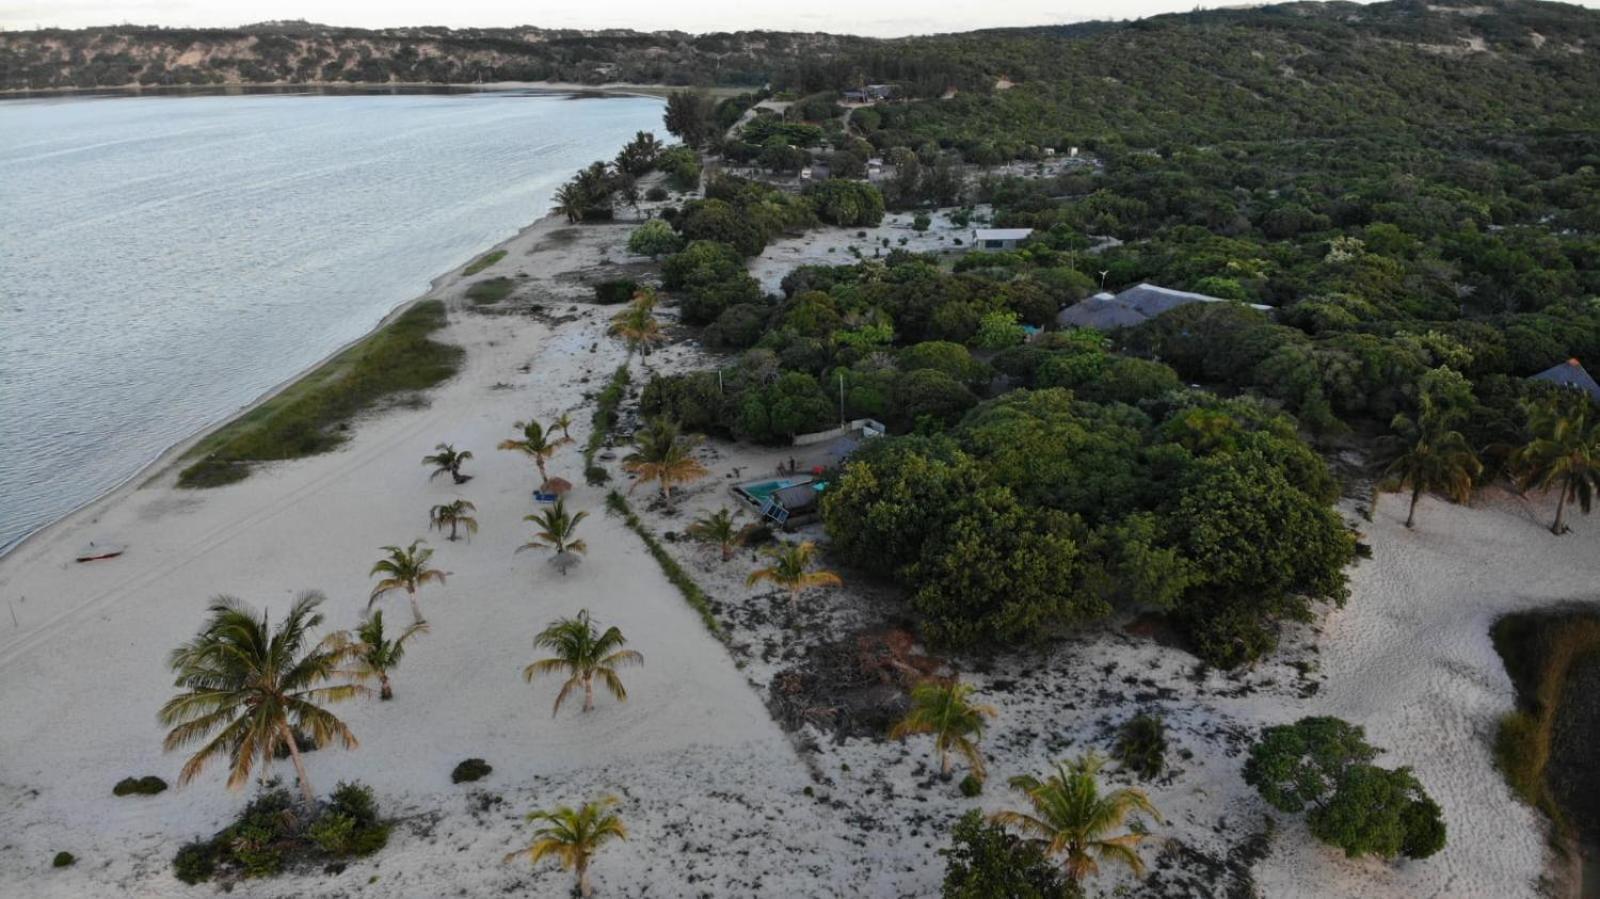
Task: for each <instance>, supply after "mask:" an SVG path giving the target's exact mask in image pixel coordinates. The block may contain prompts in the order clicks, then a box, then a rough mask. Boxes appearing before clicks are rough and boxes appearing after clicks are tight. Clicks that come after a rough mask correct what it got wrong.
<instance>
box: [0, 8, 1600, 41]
mask: <svg viewBox="0 0 1600 899" xmlns="http://www.w3.org/2000/svg"><path fill="white" fill-rule="evenodd" d="M1196 5H1197V4H1196V3H1195V0H1056V2H1050V0H1009V2H987V3H978V2H973V0H958V2H950V0H864V2H863V0H785V2H782V3H772V2H770V0H769V2H750V0H688V2H663V0H609V2H571V0H568V2H561V3H551V2H543V0H532V2H529V0H521V2H517V0H450V2H447V3H440V2H437V0H228V2H217V0H0V28H6V29H12V30H16V29H25V28H35V27H40V26H49V27H64V28H81V27H84V26H87V25H113V24H122V23H134V24H139V25H198V26H227V25H242V24H246V23H249V22H259V21H264V20H267V19H306V20H309V21H312V22H325V23H327V24H330V25H354V26H360V27H366V28H381V27H386V26H395V25H449V26H452V27H469V26H478V27H490V26H507V25H537V26H542V27H547V28H637V29H640V30H646V31H651V30H657V29H668V28H672V29H678V30H681V31H691V32H706V31H741V30H749V29H756V28H767V29H776V30H784V31H831V32H835V33H848V34H870V35H876V36H893V35H903V34H926V33H929V32H939V31H967V30H971V29H974V28H989V27H995V26H1004V25H1044V24H1057V23H1062V22H1078V21H1083V20H1086V19H1106V18H1136V17H1139V16H1147V15H1151V14H1153V13H1160V12H1173V11H1178V10H1190V9H1194V8H1195V6H1196ZM1201 5H1204V6H1217V5H1219V4H1217V3H1205V4H1201ZM1587 5H1600V0H1591V2H1590V3H1588V4H1587Z"/></svg>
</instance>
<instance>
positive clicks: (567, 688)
mask: <svg viewBox="0 0 1600 899" xmlns="http://www.w3.org/2000/svg"><path fill="white" fill-rule="evenodd" d="M627 643H628V641H627V640H626V639H625V638H624V637H623V636H622V631H620V630H617V629H616V628H615V627H608V628H606V630H605V633H601V632H600V631H599V630H598V629H597V628H596V627H595V626H594V622H593V621H591V620H590V619H589V610H588V609H584V610H582V611H580V612H578V616H577V617H576V618H558V619H556V620H555V621H552V622H551V623H550V626H549V627H547V628H545V629H544V630H542V631H540V632H539V634H538V636H536V637H534V638H533V646H534V648H535V649H548V650H550V651H551V652H554V653H555V658H550V659H542V660H540V661H537V662H534V663H533V664H531V665H529V666H528V667H526V668H524V669H522V679H523V680H525V681H527V682H528V683H533V678H534V676H535V675H540V674H566V675H567V680H566V683H563V684H562V685H561V692H560V693H557V694H556V704H555V707H554V708H552V709H551V710H550V717H552V718H554V717H555V716H556V713H557V712H559V711H561V703H562V702H564V701H566V698H567V695H568V694H570V693H571V692H572V691H573V690H575V689H577V688H578V687H582V688H583V710H584V711H585V712H591V711H594V679H595V678H597V677H598V678H600V680H601V682H602V683H604V684H605V685H606V689H607V690H610V691H611V695H612V696H615V697H617V699H618V700H621V701H626V700H627V698H628V691H627V690H625V689H623V687H622V679H621V678H619V677H617V669H618V668H621V667H623V666H626V665H643V664H644V656H642V655H640V654H639V653H637V652H634V651H633V650H631V649H623V648H622V647H624V646H626V645H627Z"/></svg>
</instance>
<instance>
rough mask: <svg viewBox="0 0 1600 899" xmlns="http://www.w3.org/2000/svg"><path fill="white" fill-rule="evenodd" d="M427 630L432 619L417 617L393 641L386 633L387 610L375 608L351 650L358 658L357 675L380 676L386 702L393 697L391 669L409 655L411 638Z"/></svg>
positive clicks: (382, 696)
mask: <svg viewBox="0 0 1600 899" xmlns="http://www.w3.org/2000/svg"><path fill="white" fill-rule="evenodd" d="M427 632H428V622H426V621H423V620H422V619H421V618H416V619H413V620H412V622H411V624H410V625H409V626H407V627H406V629H405V630H403V631H401V632H400V635H399V636H398V637H395V638H394V639H393V640H391V639H389V638H388V637H387V636H386V635H385V634H384V632H383V610H382V609H375V610H373V612H372V614H371V615H368V616H367V617H366V619H365V620H363V621H362V622H361V626H360V627H359V628H356V634H355V637H356V641H355V643H354V645H352V646H351V653H352V654H353V655H354V657H355V668H354V673H355V675H356V676H357V677H359V678H361V679H363V680H368V679H371V678H377V680H378V698H379V699H382V700H385V701H387V700H390V699H393V698H394V689H393V688H391V687H390V686H389V672H391V671H393V670H394V669H395V666H397V665H399V664H400V660H401V659H402V658H404V657H405V654H406V645H407V644H408V643H410V642H411V639H412V638H413V637H415V636H417V635H418V634H426V633H427Z"/></svg>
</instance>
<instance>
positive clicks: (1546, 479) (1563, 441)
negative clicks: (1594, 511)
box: [1512, 401, 1600, 534]
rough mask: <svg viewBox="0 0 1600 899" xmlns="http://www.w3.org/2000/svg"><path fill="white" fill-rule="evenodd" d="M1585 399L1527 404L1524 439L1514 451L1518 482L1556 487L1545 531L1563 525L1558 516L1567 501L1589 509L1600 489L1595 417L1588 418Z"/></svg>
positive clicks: (1599, 428) (1599, 431)
mask: <svg viewBox="0 0 1600 899" xmlns="http://www.w3.org/2000/svg"><path fill="white" fill-rule="evenodd" d="M1589 414H1590V407H1589V405H1588V404H1587V403H1582V404H1571V405H1564V404H1561V403H1557V402H1554V401H1551V402H1546V403H1541V404H1539V405H1536V406H1534V407H1532V408H1530V409H1529V410H1528V431H1529V432H1530V433H1531V434H1532V435H1533V439H1531V440H1530V441H1529V442H1528V444H1527V445H1526V446H1524V447H1522V448H1521V449H1519V450H1517V452H1516V455H1515V456H1514V457H1513V460H1512V462H1513V465H1514V467H1515V468H1516V470H1517V472H1518V474H1517V485H1518V486H1519V487H1520V488H1521V489H1523V490H1527V489H1529V488H1538V489H1539V490H1546V491H1547V490H1550V489H1551V488H1555V490H1556V518H1555V522H1554V523H1552V524H1551V525H1550V533H1552V534H1565V533H1566V532H1567V531H1568V527H1567V525H1566V522H1565V521H1564V518H1563V516H1564V515H1565V513H1566V507H1567V503H1569V502H1575V503H1577V504H1578V507H1579V508H1580V509H1582V510H1583V514H1585V515H1587V514H1589V510H1590V509H1591V508H1592V507H1593V506H1594V500H1595V496H1596V495H1597V494H1600V421H1595V422H1590V421H1589Z"/></svg>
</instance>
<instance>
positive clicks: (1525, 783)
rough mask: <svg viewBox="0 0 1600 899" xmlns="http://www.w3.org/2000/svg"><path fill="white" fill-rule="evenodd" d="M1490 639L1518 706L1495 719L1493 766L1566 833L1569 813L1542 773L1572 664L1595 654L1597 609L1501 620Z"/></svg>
mask: <svg viewBox="0 0 1600 899" xmlns="http://www.w3.org/2000/svg"><path fill="white" fill-rule="evenodd" d="M1490 636H1491V637H1492V638H1493V639H1494V648H1495V651H1496V652H1498V653H1499V654H1500V658H1501V660H1502V661H1503V662H1504V663H1505V666H1506V673H1507V674H1508V675H1510V677H1511V683H1512V685H1513V686H1515V687H1516V690H1517V706H1518V708H1517V710H1516V711H1513V712H1510V713H1508V714H1506V715H1505V717H1503V718H1501V719H1500V728H1499V731H1498V732H1497V733H1496V734H1495V743H1494V756H1495V763H1496V765H1497V766H1498V767H1499V768H1500V771H1501V773H1502V774H1503V775H1505V778H1506V782H1507V783H1508V784H1509V785H1510V786H1511V790H1512V792H1514V793H1516V794H1517V796H1518V797H1519V798H1521V799H1522V800H1523V801H1524V802H1527V803H1528V804H1529V805H1532V806H1534V807H1535V808H1538V809H1540V810H1541V811H1543V812H1544V813H1545V814H1547V815H1549V816H1550V819H1551V820H1552V821H1554V822H1555V823H1556V826H1557V828H1558V829H1560V830H1561V831H1562V832H1564V833H1569V832H1570V830H1571V824H1570V821H1569V816H1568V810H1567V809H1563V808H1562V805H1561V801H1560V797H1558V796H1557V795H1556V792H1555V791H1553V790H1551V788H1550V783H1549V778H1548V776H1547V771H1546V768H1547V767H1548V766H1549V763H1550V758H1551V742H1552V738H1553V736H1554V734H1555V730H1556V717H1557V713H1558V712H1559V711H1560V709H1561V699H1562V691H1563V689H1564V688H1565V687H1566V685H1567V681H1568V676H1569V674H1570V673H1571V672H1572V669H1573V666H1574V665H1575V664H1576V663H1577V662H1579V661H1580V660H1582V659H1584V658H1585V657H1587V656H1589V655H1590V654H1593V653H1600V609H1596V608H1594V607H1589V608H1582V607H1567V608H1558V609H1553V610H1543V611H1536V612H1522V613H1518V614H1513V615H1506V616H1504V617H1502V618H1500V619H1499V620H1498V621H1496V622H1495V623H1494V628H1493V629H1492V630H1491V631H1490ZM1567 799H1568V801H1576V800H1578V799H1579V797H1567ZM1583 801H1593V798H1592V797H1585V798H1584V799H1583Z"/></svg>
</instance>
